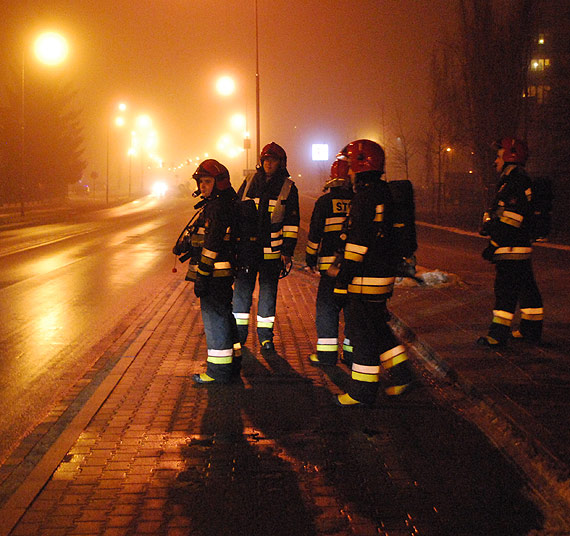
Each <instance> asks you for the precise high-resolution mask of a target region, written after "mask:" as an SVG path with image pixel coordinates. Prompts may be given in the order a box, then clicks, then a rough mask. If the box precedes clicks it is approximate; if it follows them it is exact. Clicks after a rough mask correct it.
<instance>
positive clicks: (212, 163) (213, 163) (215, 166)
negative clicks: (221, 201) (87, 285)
mask: <svg viewBox="0 0 570 536" xmlns="http://www.w3.org/2000/svg"><path fill="white" fill-rule="evenodd" d="M201 177H214V180H215V181H216V188H217V189H218V190H227V189H228V188H229V187H230V186H231V182H230V172H229V171H228V168H226V166H224V165H223V164H220V163H219V162H218V161H217V160H213V159H212V158H210V159H208V160H204V161H203V162H202V163H201V164H200V165H199V166H198V169H197V170H196V171H195V172H194V174H193V175H192V178H194V179H196V182H197V183H198V184H200V178H201Z"/></svg>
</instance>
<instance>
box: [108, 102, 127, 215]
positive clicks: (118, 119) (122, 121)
mask: <svg viewBox="0 0 570 536" xmlns="http://www.w3.org/2000/svg"><path fill="white" fill-rule="evenodd" d="M117 109H118V110H119V112H121V113H123V112H124V111H125V110H126V109H127V105H126V104H124V103H122V102H121V103H120V104H118V105H117ZM113 123H114V125H115V126H116V127H119V128H120V127H122V126H124V125H125V118H124V117H123V116H121V115H118V116H116V117H115V119H114V120H113ZM110 145H111V123H109V122H107V170H106V178H105V203H106V204H107V205H108V204H109V153H110Z"/></svg>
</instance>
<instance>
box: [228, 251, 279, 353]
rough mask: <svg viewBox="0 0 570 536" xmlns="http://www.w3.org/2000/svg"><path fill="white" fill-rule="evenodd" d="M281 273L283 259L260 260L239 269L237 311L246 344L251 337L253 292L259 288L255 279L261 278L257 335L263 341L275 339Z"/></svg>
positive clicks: (241, 333) (241, 339)
mask: <svg viewBox="0 0 570 536" xmlns="http://www.w3.org/2000/svg"><path fill="white" fill-rule="evenodd" d="M280 272H281V260H280V259H273V260H263V261H260V262H259V264H258V265H257V266H253V267H250V268H248V269H247V270H240V271H239V272H238V274H237V276H236V280H235V284H234V294H233V314H234V317H235V319H236V324H237V329H238V333H239V342H240V343H241V344H242V345H243V344H245V341H246V339H247V334H248V330H249V325H250V309H251V304H252V302H253V292H254V290H255V282H256V281H257V279H258V278H259V299H258V303H257V336H258V338H259V343H260V344H263V343H264V342H266V341H273V326H274V324H275V309H276V305H277V286H278V283H279V273H280Z"/></svg>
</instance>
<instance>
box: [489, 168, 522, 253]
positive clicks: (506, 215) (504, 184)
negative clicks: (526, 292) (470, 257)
mask: <svg viewBox="0 0 570 536" xmlns="http://www.w3.org/2000/svg"><path fill="white" fill-rule="evenodd" d="M531 199H532V183H531V179H530V177H529V176H528V175H527V174H526V172H525V170H524V168H522V167H521V166H517V165H516V164H507V165H505V167H504V168H503V171H502V173H501V181H500V183H499V188H498V191H497V194H496V196H495V200H494V202H493V205H492V207H491V209H490V211H489V216H490V219H489V220H488V221H487V222H486V223H485V224H484V228H483V230H484V232H485V233H486V234H488V235H489V246H488V248H487V250H486V252H485V254H484V256H485V257H486V258H488V259H489V260H492V261H493V262H497V261H504V260H528V259H530V257H531V253H532V246H531V239H530V232H529V231H530V229H529V224H530V218H531V216H532V207H531Z"/></svg>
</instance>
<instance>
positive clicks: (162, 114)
mask: <svg viewBox="0 0 570 536" xmlns="http://www.w3.org/2000/svg"><path fill="white" fill-rule="evenodd" d="M452 4H453V2H450V1H449V0H384V1H380V0H363V1H361V2H359V3H358V4H357V3H354V2H346V1H342V0H323V1H321V2H314V1H313V2H309V1H303V2H301V1H298V0H297V1H296V2H295V1H291V0H288V1H286V0H271V1H269V0H258V16H259V73H260V89H261V113H260V117H261V140H260V141H261V146H263V145H264V144H265V143H268V142H270V141H276V142H278V143H280V144H281V145H283V147H284V148H285V149H286V151H287V153H288V155H289V170H290V171H291V173H292V175H293V176H295V175H297V174H298V173H302V174H303V175H304V177H308V176H310V175H311V174H315V173H316V168H315V164H312V163H311V162H310V161H309V156H310V144H311V143H329V144H330V146H331V155H330V158H331V161H332V158H334V154H335V152H336V151H337V150H338V149H340V148H341V147H342V146H343V145H344V144H345V143H347V142H348V141H350V140H351V139H355V138H358V137H371V138H374V139H376V140H377V141H380V142H382V135H383V134H384V136H385V137H386V138H387V140H389V139H390V137H392V138H393V137H394V135H395V125H394V122H395V121H394V116H395V113H396V109H400V110H401V112H402V115H403V118H404V121H405V127H406V128H407V129H410V130H414V131H415V132H418V133H419V131H420V130H421V129H422V124H423V123H424V122H425V118H426V114H427V108H428V105H429V85H428V78H429V59H430V54H431V51H432V48H433V45H434V43H435V42H436V41H437V40H439V39H442V38H443V37H444V32H446V31H448V30H449V26H450V20H452V18H453V8H452ZM1 5H2V11H3V16H2V18H1V20H2V22H1V23H0V24H1V25H2V30H3V31H2V37H0V44H1V45H2V50H3V52H2V56H3V57H2V64H3V67H2V78H3V80H4V79H6V76H7V71H8V68H9V66H12V69H16V70H17V69H18V68H19V67H18V66H19V65H20V61H21V59H20V58H21V49H22V46H23V39H24V36H30V35H32V34H33V32H34V31H36V29H38V28H42V29H43V28H45V27H48V26H49V27H51V28H56V29H58V30H60V31H61V32H63V33H65V35H66V36H67V37H68V39H69V40H70V47H71V56H70V58H69V60H68V61H67V62H66V64H65V66H62V67H61V69H62V70H64V71H65V76H69V78H70V79H71V80H72V81H73V83H74V85H75V86H76V87H77V89H78V104H79V106H80V107H81V108H82V109H83V110H84V113H83V119H84V122H85V130H84V132H85V135H86V138H87V139H86V153H85V156H86V158H87V160H88V168H87V171H86V174H87V175H88V174H89V173H90V172H91V171H92V170H96V171H99V173H101V172H102V170H103V167H104V160H105V147H106V129H107V122H106V121H107V118H108V120H109V121H110V120H111V116H112V114H113V111H112V110H113V106H114V105H115V104H116V103H118V102H119V101H124V102H127V103H128V104H129V105H130V108H131V110H133V111H134V112H136V113H143V112H146V113H148V114H149V115H150V116H151V117H152V118H153V121H154V124H155V127H156V129H157V130H158V132H159V137H160V146H159V149H158V152H159V153H160V154H161V156H163V158H164V160H165V162H166V163H168V164H170V163H171V162H179V161H182V160H184V159H185V158H187V157H189V156H190V157H193V156H196V155H198V154H202V153H204V152H205V151H208V152H209V154H210V156H212V157H215V158H216V157H217V158H219V159H220V160H221V161H222V162H224V163H225V164H226V165H228V167H229V168H230V170H231V171H232V175H239V174H240V173H241V170H242V169H243V168H244V167H245V156H242V157H239V158H238V159H237V161H230V160H229V159H228V158H227V157H224V156H223V155H221V154H219V153H217V152H216V149H215V139H217V137H219V135H221V134H222V133H223V132H226V131H229V122H228V121H229V116H230V115H231V113H234V112H242V113H243V112H245V111H246V110H247V117H248V129H249V130H250V132H251V133H252V138H253V137H254V135H255V115H254V113H255V18H254V5H255V3H254V0H223V1H217V2H214V1H212V0H136V1H133V0H113V1H109V0H99V1H97V2H94V1H93V0H72V1H69V0H68V1H64V0H52V1H43V0H35V1H34V0H18V2H13V1H12V0H2V4H1ZM357 5H358V7H356V6H357ZM26 38H27V39H29V37H26ZM221 74H229V75H232V76H233V77H234V78H235V79H236V82H237V84H238V86H237V90H236V93H235V94H234V95H233V96H232V97H229V98H222V97H221V96H219V95H218V94H216V93H215V91H214V84H215V81H216V79H217V77H218V76H219V75H221ZM3 85H4V84H3ZM0 95H3V93H0ZM237 137H238V138H239V137H240V136H239V135H238V136H237ZM252 147H253V148H255V140H254V139H252ZM253 159H254V155H253V154H252V152H251V151H250V157H249V161H250V167H251V165H252V160H253ZM388 161H389V155H388ZM328 165H330V162H329V163H328V164H327V169H328ZM192 171H193V169H188V172H187V175H188V176H189V175H190V174H191V173H192Z"/></svg>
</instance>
